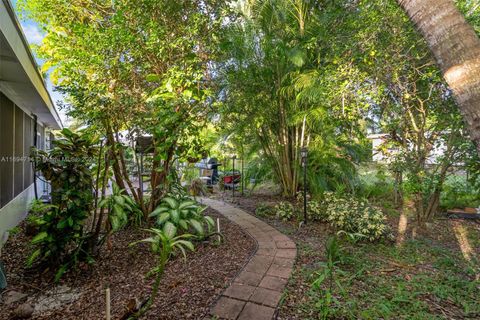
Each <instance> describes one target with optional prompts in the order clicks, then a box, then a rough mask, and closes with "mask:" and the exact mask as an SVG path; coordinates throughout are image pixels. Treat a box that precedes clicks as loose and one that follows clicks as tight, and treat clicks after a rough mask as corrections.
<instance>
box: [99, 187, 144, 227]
mask: <svg viewBox="0 0 480 320" xmlns="http://www.w3.org/2000/svg"><path fill="white" fill-rule="evenodd" d="M112 191H113V192H112V194H111V195H108V196H106V197H105V198H103V199H102V200H101V201H100V202H99V203H98V206H99V207H100V208H107V210H108V220H109V222H110V226H111V229H112V230H111V231H114V232H115V231H118V230H120V229H121V228H123V227H124V226H126V225H127V224H128V222H129V221H134V222H136V223H139V219H141V216H142V214H143V213H142V211H141V210H140V209H139V208H138V206H137V204H136V203H135V201H133V199H132V198H130V196H128V195H127V194H125V193H124V190H123V189H120V188H119V187H118V185H117V184H116V183H115V182H113V184H112ZM140 221H141V220H140Z"/></svg>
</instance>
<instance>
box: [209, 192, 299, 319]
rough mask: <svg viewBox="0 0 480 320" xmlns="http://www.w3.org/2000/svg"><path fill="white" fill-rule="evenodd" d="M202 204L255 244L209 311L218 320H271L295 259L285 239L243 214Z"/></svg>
mask: <svg viewBox="0 0 480 320" xmlns="http://www.w3.org/2000/svg"><path fill="white" fill-rule="evenodd" d="M202 203H204V204H206V205H208V206H209V207H211V208H213V209H215V210H217V211H218V212H220V213H221V214H222V215H224V216H225V217H227V218H228V219H230V220H232V221H233V222H235V223H237V224H238V225H239V226H240V227H242V228H243V229H244V230H245V231H246V232H248V233H249V234H250V235H251V236H252V237H253V238H254V239H255V240H256V242H257V243H258V249H257V251H256V252H255V254H254V255H253V256H252V258H251V259H250V261H249V262H248V264H247V265H246V266H245V268H244V269H243V270H242V271H241V272H240V274H239V275H238V276H237V277H236V278H235V280H234V281H233V283H231V284H230V286H229V287H228V288H227V289H226V290H225V291H224V292H223V294H222V296H221V297H220V299H219V300H218V301H217V303H216V304H215V306H214V307H213V308H212V310H211V315H212V316H215V317H217V318H219V319H231V320H237V319H238V320H264V319H265V320H270V319H272V318H273V316H274V313H275V309H276V307H277V305H278V302H279V301H280V298H281V296H282V292H283V289H284V288H285V286H286V284H287V280H288V278H289V277H290V274H291V273H292V269H293V264H294V262H295V257H296V255H297V249H296V246H295V243H294V242H293V241H292V240H291V239H290V238H289V237H287V236H286V235H284V234H282V233H281V232H279V231H278V230H277V229H275V228H273V227H271V226H270V225H268V224H267V223H265V222H263V221H261V220H259V219H257V218H255V217H254V216H252V215H250V214H248V213H246V212H245V211H243V210H241V209H238V208H235V207H233V206H231V205H229V204H226V203H224V202H222V201H217V200H213V199H207V198H203V199H202Z"/></svg>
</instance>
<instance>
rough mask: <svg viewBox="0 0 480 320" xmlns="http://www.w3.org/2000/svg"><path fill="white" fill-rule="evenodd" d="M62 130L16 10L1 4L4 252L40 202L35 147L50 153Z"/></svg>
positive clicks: (0, 217)
mask: <svg viewBox="0 0 480 320" xmlns="http://www.w3.org/2000/svg"><path fill="white" fill-rule="evenodd" d="M61 127H62V124H61V120H60V117H59V115H58V113H57V111H56V109H55V107H54V104H53V102H52V99H51V98H50V95H49V93H48V91H47V89H46V86H45V82H44V79H43V78H42V76H41V74H40V72H39V70H38V67H37V64H36V62H35V59H34V57H33V55H32V52H31V51H30V48H29V45H28V42H27V40H26V38H25V35H24V34H23V31H22V29H21V26H20V23H19V22H18V20H17V18H16V16H15V13H14V11H13V7H12V5H11V3H10V2H9V1H8V0H0V248H1V246H2V245H3V243H4V242H5V241H6V238H7V236H8V230H10V229H11V228H13V227H15V226H16V225H17V224H18V222H19V221H21V220H22V219H23V218H24V217H25V215H26V213H27V211H28V204H29V203H30V201H31V200H32V199H33V197H34V187H33V182H34V174H33V170H32V164H31V162H30V160H29V158H28V157H29V154H30V148H31V146H33V145H35V144H36V145H37V147H39V148H42V149H45V148H46V147H47V146H48V145H49V141H50V140H51V134H50V132H51V130H52V129H60V128H61ZM38 190H39V193H40V195H41V192H42V190H43V185H42V183H41V182H39V183H38Z"/></svg>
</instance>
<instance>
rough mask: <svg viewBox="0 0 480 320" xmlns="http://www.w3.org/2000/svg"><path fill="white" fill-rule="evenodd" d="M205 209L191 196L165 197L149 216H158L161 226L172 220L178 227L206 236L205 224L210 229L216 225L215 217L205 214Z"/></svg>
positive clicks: (158, 222)
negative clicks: (190, 197)
mask: <svg viewBox="0 0 480 320" xmlns="http://www.w3.org/2000/svg"><path fill="white" fill-rule="evenodd" d="M205 209H206V207H202V206H200V205H198V203H197V202H195V201H193V200H191V199H189V198H180V199H175V198H173V197H165V198H163V200H162V202H161V203H160V205H159V206H158V207H157V208H156V209H155V210H154V211H153V212H152V213H150V215H149V216H150V217H156V219H157V221H156V223H157V225H159V226H163V225H165V224H166V223H167V222H170V223H173V225H175V227H177V228H180V229H182V230H184V231H191V232H192V233H194V234H196V235H197V236H199V237H202V238H203V237H205V236H206V232H205V226H206V227H207V230H208V231H210V230H211V229H212V228H213V227H214V226H215V222H214V221H213V219H212V218H211V217H209V216H206V215H204V214H203V211H204V210H205Z"/></svg>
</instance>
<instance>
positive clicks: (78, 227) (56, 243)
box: [27, 129, 95, 280]
mask: <svg viewBox="0 0 480 320" xmlns="http://www.w3.org/2000/svg"><path fill="white" fill-rule="evenodd" d="M62 135H63V137H62V138H60V139H58V140H55V141H54V142H53V143H54V145H55V147H54V148H53V149H52V150H50V151H49V152H48V153H47V152H45V151H42V150H38V149H35V148H33V149H32V155H33V156H34V157H36V159H37V169H38V170H40V171H41V172H42V173H43V175H44V177H45V178H46V179H47V180H48V181H50V183H51V186H52V205H51V206H50V207H42V206H40V205H38V204H34V207H33V208H32V209H33V210H35V211H39V212H40V214H39V215H38V217H37V218H36V219H35V223H36V225H37V227H38V233H37V234H36V235H35V237H34V238H33V239H32V242H31V243H32V245H33V246H34V248H35V250H34V251H33V253H32V254H31V255H30V257H29V258H28V261H27V264H28V265H31V264H32V263H33V262H34V261H36V260H40V261H42V262H46V263H48V264H50V265H54V266H58V265H60V268H59V270H58V272H57V275H56V277H55V280H58V279H59V278H60V277H61V276H62V275H63V273H65V271H67V270H68V269H69V268H72V267H74V266H75V265H76V264H77V263H78V262H79V261H82V260H83V261H85V260H86V261H92V259H91V257H90V254H89V252H88V249H87V246H86V244H87V241H86V240H87V236H85V234H84V223H85V220H86V219H87V217H88V216H89V215H90V211H91V209H92V202H93V195H92V189H93V184H92V173H91V170H90V166H91V159H92V158H93V155H94V150H95V149H94V147H93V145H94V143H95V142H94V140H93V138H92V137H91V136H90V135H88V134H81V133H74V132H72V131H70V130H68V129H63V130H62Z"/></svg>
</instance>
